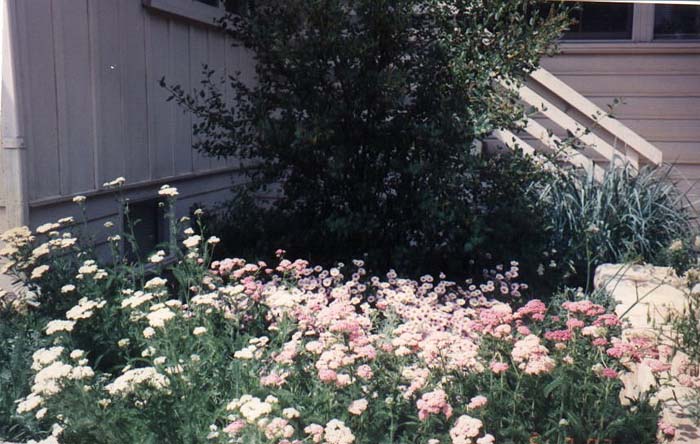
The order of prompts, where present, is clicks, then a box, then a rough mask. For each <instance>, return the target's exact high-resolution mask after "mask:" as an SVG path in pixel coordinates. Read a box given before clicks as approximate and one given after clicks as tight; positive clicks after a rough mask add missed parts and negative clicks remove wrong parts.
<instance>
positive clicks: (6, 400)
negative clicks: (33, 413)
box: [0, 313, 47, 442]
mask: <svg viewBox="0 0 700 444" xmlns="http://www.w3.org/2000/svg"><path fill="white" fill-rule="evenodd" d="M41 325H43V323H42V322H41V321H38V320H37V319H36V318H35V317H34V316H30V317H20V318H17V317H9V316H6V315H3V314H2V313H0V440H7V441H9V442H19V441H26V440H27V439H28V438H30V437H32V436H33V434H34V433H36V429H35V425H34V424H33V422H32V421H27V420H26V419H23V418H21V417H20V416H19V415H17V413H16V409H17V404H16V403H15V400H16V399H19V398H21V397H23V396H26V395H27V394H28V393H29V391H30V385H31V384H30V382H31V374H32V372H31V369H30V366H31V362H32V353H33V352H34V350H36V349H38V348H39V347H40V346H41V345H42V344H44V343H46V342H47V341H46V339H45V338H42V335H41V333H40V332H39V331H38V330H39V328H40V326H41Z"/></svg>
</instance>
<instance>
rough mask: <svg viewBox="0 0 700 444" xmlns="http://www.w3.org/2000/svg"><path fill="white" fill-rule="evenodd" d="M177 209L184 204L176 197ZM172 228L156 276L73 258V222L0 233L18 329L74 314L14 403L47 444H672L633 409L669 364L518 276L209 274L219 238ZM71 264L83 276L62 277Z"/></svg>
mask: <svg viewBox="0 0 700 444" xmlns="http://www.w3.org/2000/svg"><path fill="white" fill-rule="evenodd" d="M161 196H162V197H163V199H164V201H165V203H166V205H169V206H172V205H174V203H175V198H176V196H177V190H175V189H174V188H172V187H166V188H165V189H164V190H161ZM80 204H81V205H85V204H86V203H85V202H82V201H81V202H80ZM171 208H172V207H171ZM173 214H174V213H173ZM171 222H172V224H173V225H172V228H173V230H174V231H175V232H176V233H177V234H178V239H179V240H178V247H177V248H173V249H172V250H169V251H166V250H163V251H156V252H154V253H153V254H151V255H149V256H148V258H147V259H146V260H145V261H143V262H141V263H133V262H131V263H125V262H124V261H122V260H120V256H118V249H115V254H116V255H117V257H116V258H115V259H116V260H114V261H112V262H109V263H107V262H100V261H99V260H97V259H93V258H91V256H88V255H85V254H84V252H83V249H82V248H81V247H80V245H81V242H80V241H79V239H77V240H76V242H72V241H68V242H62V241H61V240H64V239H74V238H76V236H74V235H73V234H72V233H73V232H74V231H75V229H76V227H75V226H73V225H72V223H71V222H69V221H64V222H62V223H56V224H51V225H50V227H48V229H46V230H45V229H44V228H46V227H43V228H42V230H41V231H42V232H41V233H36V232H32V231H30V230H29V229H28V228H20V229H14V230H11V231H10V232H8V233H5V234H4V235H2V239H3V241H5V242H6V243H7V249H6V250H4V253H3V254H4V256H6V257H5V258H6V259H7V260H9V261H10V262H9V264H10V265H9V266H8V270H9V272H11V273H13V274H15V275H16V276H17V277H18V278H20V279H22V280H23V281H24V282H25V283H26V285H27V287H28V289H30V290H33V291H32V293H27V294H26V295H25V296H26V297H25V296H22V295H20V296H19V297H14V298H10V297H9V296H8V295H4V296H3V298H2V299H0V301H2V302H3V307H4V310H5V316H14V317H15V318H17V319H21V317H22V316H26V315H27V313H31V312H33V311H36V310H41V308H40V307H42V304H44V303H45V302H46V301H51V300H54V299H55V298H57V297H62V298H63V299H64V301H65V302H70V303H69V304H68V305H69V307H68V308H67V309H65V310H61V311H59V312H56V313H54V314H53V315H52V316H51V317H50V318H47V319H46V322H45V323H44V325H43V327H42V329H41V330H42V334H43V335H44V336H45V338H46V340H47V341H48V344H47V345H46V346H44V347H41V348H39V349H37V350H34V352H33V355H32V358H31V360H30V361H29V362H27V363H26V366H27V367H30V369H31V372H29V373H31V376H30V378H31V380H30V381H29V384H28V385H29V386H30V392H28V393H24V394H23V395H22V398H21V399H19V400H18V402H17V405H16V412H17V414H19V415H21V416H22V417H23V418H25V420H26V421H27V422H28V423H32V424H34V425H35V427H34V428H33V430H39V431H41V430H43V431H45V432H44V433H43V434H42V433H38V435H39V436H37V437H36V438H37V439H39V438H43V439H42V441H41V442H42V443H43V444H55V443H60V444H76V443H90V444H102V443H104V444H108V443H109V444H114V443H125V442H128V443H165V442H167V443H217V444H224V443H246V444H248V443H250V444H263V443H265V444H290V443H295V444H302V443H303V444H306V443H324V444H370V443H387V444H389V443H391V444H393V443H422V444H438V443H440V444H491V443H523V442H528V441H529V440H530V439H531V438H532V439H535V438H534V437H535V435H538V436H539V438H537V439H541V440H542V442H550V443H564V442H566V439H567V438H572V439H574V442H576V443H579V442H586V440H588V439H589V438H595V439H612V440H613V442H616V443H629V442H635V443H649V444H651V443H653V442H655V440H656V432H657V417H658V412H659V407H658V406H654V405H652V404H650V402H649V399H648V395H649V394H647V395H641V396H639V397H638V398H636V399H633V400H625V401H626V402H622V401H621V400H620V396H619V393H620V390H621V388H622V382H621V379H620V378H621V377H622V375H624V374H625V373H626V372H627V371H628V369H629V368H631V367H632V366H633V365H634V363H636V362H640V361H649V362H651V361H654V362H656V361H655V360H659V359H660V354H659V350H658V348H657V346H656V344H655V342H654V341H651V340H650V339H649V338H648V337H646V336H635V335H631V336H630V335H627V336H624V337H623V335H622V334H621V329H622V324H623V321H622V320H621V319H619V318H618V317H617V316H616V315H614V314H613V313H610V312H608V311H607V310H606V308H605V307H604V306H603V305H599V304H597V303H595V302H593V301H591V300H587V299H585V298H584V299H580V298H579V299H572V300H567V301H566V302H563V303H561V304H557V305H556V306H550V307H547V306H546V305H545V304H544V303H543V302H541V301H540V300H537V299H534V298H533V299H530V300H529V301H528V302H524V301H523V302H520V299H521V298H522V294H523V292H526V291H528V288H527V285H525V284H523V283H521V282H519V273H520V271H519V265H518V264H517V263H511V264H509V265H508V266H505V267H497V268H496V269H494V270H492V271H491V272H489V274H488V276H487V277H486V278H485V279H484V281H483V282H481V283H478V282H460V283H457V282H451V281H447V280H445V279H443V278H441V277H437V278H435V277H432V276H429V275H425V276H423V277H422V278H421V279H419V280H410V279H403V278H401V277H400V276H398V275H397V273H396V272H390V273H388V274H387V275H386V276H383V277H377V276H369V275H368V273H367V272H366V270H365V269H364V264H363V263H362V261H356V262H354V263H353V264H352V265H349V264H348V265H338V266H337V267H334V268H330V269H324V268H322V267H314V266H312V265H310V264H309V263H308V262H306V261H304V260H294V261H290V260H287V259H284V258H283V254H284V252H283V251H279V252H278V255H279V256H280V259H279V260H278V261H277V263H275V264H266V263H263V262H257V263H255V262H253V263H248V262H246V261H245V260H242V259H225V260H220V261H212V251H213V250H214V249H215V248H216V246H217V245H218V243H219V239H218V238H216V237H211V236H207V235H205V233H204V232H203V231H202V226H201V225H200V224H198V223H196V219H195V223H194V224H193V226H191V227H188V226H186V225H185V226H183V225H182V224H180V223H176V221H175V220H174V219H171ZM124 236H129V235H128V234H127V233H121V234H115V235H113V236H112V237H111V240H110V242H111V243H112V244H113V245H117V243H118V239H119V237H124ZM57 240H58V241H57ZM169 256H172V257H174V258H175V261H174V262H169V261H168V257H169ZM61 260H64V261H77V262H78V266H77V268H76V269H75V270H74V271H71V272H70V273H67V272H66V273H62V272H61V269H60V268H57V270H54V267H58V265H56V264H59V263H60V262H59V261H61ZM44 284H46V286H45V288H46V290H45V291H41V289H42V285H44ZM43 310H44V313H49V312H50V307H44V309H43ZM660 367H662V366H660Z"/></svg>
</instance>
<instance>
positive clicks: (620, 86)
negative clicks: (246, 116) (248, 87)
mask: <svg viewBox="0 0 700 444" xmlns="http://www.w3.org/2000/svg"><path fill="white" fill-rule="evenodd" d="M0 1H2V4H3V8H4V9H5V8H7V11H8V12H7V14H6V18H5V22H8V23H9V24H10V26H4V27H3V30H4V31H3V35H6V38H3V60H4V61H3V68H2V73H3V92H2V125H3V150H2V154H3V155H2V156H0V171H1V172H2V181H3V182H2V185H0V189H3V188H4V190H5V191H6V192H5V193H4V194H5V195H4V196H3V195H0V229H2V228H3V226H2V225H3V223H4V224H5V225H7V221H8V220H12V221H13V222H11V223H17V222H16V221H18V220H22V221H24V222H23V223H29V224H30V225H32V226H36V225H38V224H40V223H43V222H46V221H48V220H52V219H55V218H56V217H58V216H61V215H66V214H67V213H70V212H71V211H75V208H74V206H72V205H71V198H72V197H73V196H75V195H78V194H86V195H88V197H89V198H90V200H91V205H90V206H89V208H90V214H89V217H90V218H91V220H95V221H98V220H103V219H105V218H109V217H112V216H115V215H117V212H118V211H117V209H116V206H115V205H114V202H113V198H112V197H111V195H109V193H106V192H105V190H104V189H103V187H102V184H103V183H104V182H106V181H109V180H111V179H114V178H115V177H118V176H124V177H125V178H126V179H127V184H129V188H128V194H130V196H132V197H133V198H136V199H138V198H141V197H144V198H145V197H146V195H149V194H150V195H153V193H154V191H155V189H156V188H157V187H158V186H160V185H161V184H163V183H170V184H171V185H174V186H179V188H181V189H182V190H187V191H186V193H189V194H187V195H183V196H182V197H183V205H182V207H183V209H184V208H185V207H186V206H187V203H192V202H195V201H196V202H203V203H212V202H214V201H217V200H221V199H223V198H225V196H226V195H227V191H228V188H229V185H230V184H231V179H232V176H233V179H234V181H236V180H240V177H239V176H238V175H237V174H236V172H237V171H238V169H239V165H238V163H237V162H236V161H234V160H229V161H217V160H212V159H209V158H206V157H204V156H202V155H200V154H198V153H196V152H194V151H193V150H192V148H191V147H192V143H193V142H194V138H193V135H192V130H191V127H192V120H191V119H192V117H191V116H190V115H188V114H185V113H183V112H182V111H181V110H180V109H179V108H178V106H177V105H176V104H174V103H173V102H166V98H167V96H168V94H167V92H166V91H165V90H163V89H162V88H161V87H160V86H159V85H158V80H159V79H160V78H161V77H163V76H165V77H166V78H167V79H169V80H170V81H171V82H174V83H179V84H180V85H182V87H183V88H185V89H186V90H187V89H191V88H192V87H196V86H198V84H199V80H200V79H201V65H202V64H203V63H206V64H208V65H209V66H210V67H212V68H214V69H216V70H217V72H218V73H220V74H221V75H231V74H233V73H234V72H236V71H241V72H242V75H243V76H244V77H245V78H247V79H248V80H250V81H252V79H253V73H254V69H253V62H252V57H251V55H250V53H248V52H247V51H245V50H244V49H241V48H234V47H232V46H231V43H232V42H231V41H228V40H227V38H226V37H225V36H224V35H223V34H222V33H221V31H220V30H219V29H218V28H217V27H215V26H212V24H211V20H210V18H209V17H208V15H207V11H209V10H208V9H207V8H209V7H208V6H206V5H203V4H201V3H197V2H193V1H191V0H104V1H103V0H70V1H65V0H31V1H25V0H0ZM4 9H3V10H4ZM203 11H204V12H203ZM642 12H643V11H642ZM636 17H637V18H636V19H635V20H648V19H649V17H650V16H649V14H646V15H645V14H637V16H636ZM647 28H648V27H647ZM647 28H644V27H638V29H642V30H643V29H647ZM637 34H639V33H637ZM641 38H648V39H650V38H651V37H649V36H646V37H644V36H640V35H635V39H641ZM542 63H543V66H544V67H545V68H546V69H548V70H549V71H550V72H552V73H553V74H555V75H556V76H558V77H559V78H560V79H561V80H563V81H564V82H566V83H567V84H569V85H570V86H572V87H573V88H574V89H576V90H578V91H579V92H581V93H582V94H584V95H585V96H586V97H588V98H589V99H591V100H592V101H593V102H595V103H596V104H598V105H599V106H601V107H602V108H603V109H605V106H606V105H607V104H609V103H611V102H612V101H613V100H614V99H615V98H622V99H623V100H624V103H623V104H621V105H619V106H618V107H617V108H616V109H615V115H616V116H617V118H618V119H619V120H620V121H621V122H623V123H624V124H625V125H627V126H629V127H630V128H631V129H633V130H634V131H636V132H638V133H639V134H640V135H641V136H642V137H644V138H646V139H647V140H648V141H650V142H651V143H653V144H654V145H656V146H657V147H658V148H660V149H662V150H663V152H664V159H665V161H667V162H671V163H674V164H675V165H676V170H677V176H678V177H679V178H680V179H681V180H682V181H683V184H684V185H683V186H685V187H686V188H692V185H693V184H694V182H695V181H697V180H700V125H699V123H700V43H698V42H685V43H683V42H681V43H675V42H673V43H654V42H618V43H610V42H608V43H564V44H563V45H562V53H561V54H560V55H557V56H555V57H553V58H546V59H544V60H543V61H542ZM11 65H13V66H11ZM10 68H12V69H10ZM8 78H11V79H12V84H13V85H14V83H17V85H18V87H17V91H15V90H14V87H13V88H10V89H9V90H8V88H6V86H7V85H6V83H7V79H8ZM15 78H16V79H15ZM15 80H16V82H15ZM15 92H16V94H15ZM226 93H227V94H228V95H229V97H230V96H231V92H230V91H228V90H227V91H226ZM8 109H14V111H15V112H16V114H17V115H16V116H12V115H10V114H9V113H8ZM570 112H571V113H572V114H575V113H576V111H575V110H570ZM8 116H9V117H8ZM549 126H551V123H550V124H549ZM553 129H554V130H557V129H556V128H553ZM559 130H560V129H559ZM611 142H613V143H614V142H615V141H614V140H613V141H611ZM13 144H14V145H13ZM23 157H24V158H23ZM22 168H24V172H22ZM20 174H21V177H20ZM12 175H14V177H11V176H12ZM695 188H700V187H695ZM695 188H693V189H691V192H690V195H691V197H692V198H693V199H694V200H697V201H700V190H696V189H695ZM8 190H13V192H11V193H7V191H8ZM8 195H11V196H15V198H19V199H21V200H22V203H21V204H22V205H23V206H24V207H25V209H24V210H23V209H21V208H19V207H21V206H22V205H14V209H13V210H12V211H9V210H8V209H9V208H11V207H12V205H8V204H9V203H10V202H8V200H7V196H8ZM18 208H19V210H18ZM71 209H72V210H71ZM10 213H12V214H10ZM27 214H28V216H27Z"/></svg>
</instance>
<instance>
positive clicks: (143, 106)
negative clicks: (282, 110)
mask: <svg viewBox="0 0 700 444" xmlns="http://www.w3.org/2000/svg"><path fill="white" fill-rule="evenodd" d="M24 7H25V10H26V13H25V14H23V16H21V17H19V18H20V20H21V21H20V23H18V28H20V29H19V38H22V39H25V40H26V44H25V45H24V46H25V48H26V50H25V51H26V54H24V55H23V56H24V57H25V58H26V63H25V69H24V71H25V72H23V76H22V80H23V85H22V86H23V88H25V91H26V92H27V93H26V96H27V99H26V100H27V102H28V104H27V106H26V110H25V120H26V133H27V152H28V156H29V158H28V165H29V171H28V189H29V200H30V202H35V203H36V202H41V201H42V200H46V199H52V198H60V197H63V196H70V195H74V194H77V193H85V192H90V191H95V190H98V189H100V188H101V185H102V183H104V182H106V181H108V180H111V179H113V178H115V177H118V176H124V177H126V179H127V180H128V182H129V183H138V182H146V183H147V182H148V181H151V180H158V179H163V178H170V177H173V178H176V177H178V176H181V175H187V174H191V173H197V172H202V171H207V170H211V169H220V168H222V167H225V166H227V165H229V164H233V163H232V161H229V162H228V163H227V162H225V161H216V160H211V159H209V158H207V157H204V156H202V155H200V154H198V153H196V152H194V151H193V150H192V142H193V136H192V129H191V128H192V118H191V116H190V115H189V114H186V113H183V112H182V110H181V109H180V108H179V107H178V106H177V105H176V104H174V103H172V102H166V98H167V96H168V94H167V93H166V91H164V90H163V89H162V88H161V87H160V86H159V85H158V81H159V79H160V78H161V77H163V76H165V77H166V78H167V79H169V81H170V82H173V83H179V84H181V85H182V86H183V88H185V89H186V90H187V89H190V88H192V87H197V86H199V82H200V80H201V66H202V64H203V63H207V64H209V65H210V66H213V67H216V68H217V70H218V74H217V75H222V76H224V75H228V74H233V72H234V71H245V72H250V70H251V68H250V67H242V66H241V63H251V62H250V60H249V59H244V58H242V57H241V56H240V51H239V50H237V49H236V48H232V47H231V46H230V42H227V41H226V38H225V36H224V35H223V34H222V33H221V32H220V31H219V30H218V29H216V28H214V27H212V26H206V25H204V24H198V23H196V22H192V21H187V20H185V19H182V18H177V17H174V16H169V15H167V14H163V13H159V12H157V11H154V10H151V9H148V8H145V7H144V6H143V5H142V1H141V0H108V1H102V0H100V1H93V0H70V1H64V0H32V1H28V2H26V3H25V5H24Z"/></svg>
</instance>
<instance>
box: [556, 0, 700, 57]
mask: <svg viewBox="0 0 700 444" xmlns="http://www.w3.org/2000/svg"><path fill="white" fill-rule="evenodd" d="M633 14H634V15H633V17H632V38H631V39H625V40H619V39H618V40H610V39H589V40H583V39H570V40H567V39H562V40H561V41H560V43H559V47H560V49H561V51H562V52H563V53H567V54H575V53H582V54H583V53H585V54H596V53H597V54H620V53H648V54H656V53H658V54H660V53H682V54H698V53H700V39H677V40H672V39H654V5H653V4H645V3H635V4H634V11H633Z"/></svg>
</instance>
